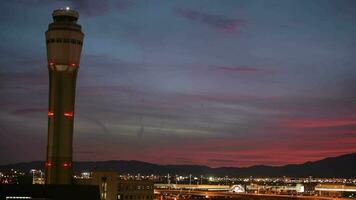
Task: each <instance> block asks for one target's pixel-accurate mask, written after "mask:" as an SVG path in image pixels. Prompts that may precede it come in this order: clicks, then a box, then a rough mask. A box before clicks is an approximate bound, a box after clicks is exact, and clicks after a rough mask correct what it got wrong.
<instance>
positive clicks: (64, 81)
mask: <svg viewBox="0 0 356 200" xmlns="http://www.w3.org/2000/svg"><path fill="white" fill-rule="evenodd" d="M52 15H53V19H54V22H53V23H51V24H50V25H49V28H48V30H47V32H46V42H47V59H48V72H49V105H48V143H47V159H46V163H45V173H46V176H45V183H46V184H71V183H72V174H73V172H72V171H73V170H72V155H73V153H72V152H73V144H72V143H73V128H74V103H75V85H76V77H77V73H78V67H79V61H80V54H81V49H82V44H83V38H84V34H83V33H82V32H81V27H80V25H78V24H76V21H77V19H78V17H79V15H78V13H77V12H76V11H73V10H68V9H66V10H55V11H54V12H53V14H52Z"/></svg>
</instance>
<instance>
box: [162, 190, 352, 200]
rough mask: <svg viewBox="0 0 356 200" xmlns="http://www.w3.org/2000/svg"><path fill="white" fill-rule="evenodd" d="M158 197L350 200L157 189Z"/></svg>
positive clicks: (345, 199) (248, 199) (246, 199)
mask: <svg viewBox="0 0 356 200" xmlns="http://www.w3.org/2000/svg"><path fill="white" fill-rule="evenodd" d="M155 194H157V195H176V196H185V197H188V196H201V197H204V198H219V199H221V198H231V199H243V200H274V199H275V200H283V199H289V200H290V199H302V200H336V199H337V200H350V199H347V198H332V197H318V196H292V195H275V194H241V193H232V192H217V191H196V190H195V191H194V190H168V189H155Z"/></svg>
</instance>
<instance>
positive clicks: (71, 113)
mask: <svg viewBox="0 0 356 200" xmlns="http://www.w3.org/2000/svg"><path fill="white" fill-rule="evenodd" d="M64 116H66V117H73V112H65V113H64Z"/></svg>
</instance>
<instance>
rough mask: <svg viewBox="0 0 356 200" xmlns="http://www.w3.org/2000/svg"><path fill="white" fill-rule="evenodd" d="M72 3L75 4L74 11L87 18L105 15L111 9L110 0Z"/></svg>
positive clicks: (73, 0) (75, 1)
mask: <svg viewBox="0 0 356 200" xmlns="http://www.w3.org/2000/svg"><path fill="white" fill-rule="evenodd" d="M70 2H71V3H72V4H73V7H74V9H76V10H78V11H79V12H80V14H83V15H86V16H97V15H103V14H104V13H106V12H108V11H109V8H110V5H109V1H108V0H100V1H97V0H71V1H70Z"/></svg>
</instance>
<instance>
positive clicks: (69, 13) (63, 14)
mask: <svg viewBox="0 0 356 200" xmlns="http://www.w3.org/2000/svg"><path fill="white" fill-rule="evenodd" d="M52 17H53V19H54V20H55V21H56V20H57V19H63V18H72V19H73V20H75V21H76V20H77V19H78V18H79V13H78V12H77V11H75V10H72V9H70V7H65V8H61V9H57V10H54V11H53V13H52Z"/></svg>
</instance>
